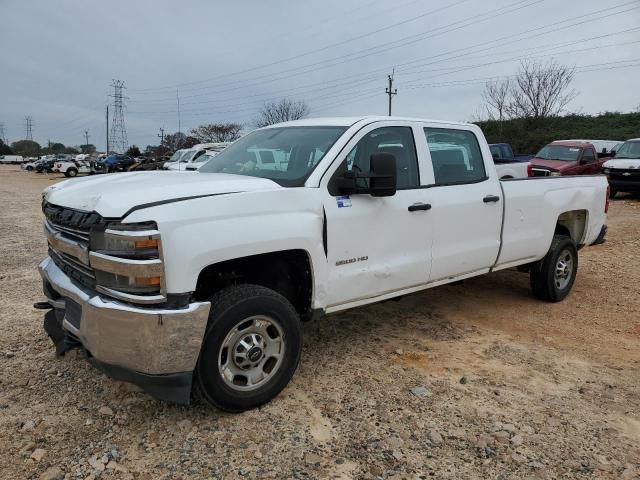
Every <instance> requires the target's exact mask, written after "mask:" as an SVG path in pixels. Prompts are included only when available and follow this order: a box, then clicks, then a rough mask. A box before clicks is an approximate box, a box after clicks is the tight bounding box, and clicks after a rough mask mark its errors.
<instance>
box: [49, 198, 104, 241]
mask: <svg viewBox="0 0 640 480" xmlns="http://www.w3.org/2000/svg"><path fill="white" fill-rule="evenodd" d="M42 212H43V213H44V216H45V217H46V219H47V220H48V221H49V225H51V226H52V227H53V228H55V229H56V230H58V231H60V232H62V233H64V234H66V235H69V236H71V237H73V238H74V240H81V241H84V242H86V243H87V245H89V233H90V230H91V227H92V226H93V225H96V224H99V223H100V222H101V220H102V217H101V216H100V215H98V214H97V213H94V212H83V211H81V210H74V209H72V208H65V207H59V206H57V205H52V204H50V203H45V204H43V205H42Z"/></svg>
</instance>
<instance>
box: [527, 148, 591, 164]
mask: <svg viewBox="0 0 640 480" xmlns="http://www.w3.org/2000/svg"><path fill="white" fill-rule="evenodd" d="M580 150H581V149H580V148H579V147H565V146H562V145H547V146H546V147H543V148H542V150H540V151H539V152H538V153H536V158H541V159H543V160H562V161H563V162H575V161H576V160H578V157H579V156H580Z"/></svg>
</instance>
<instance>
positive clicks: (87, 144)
mask: <svg viewBox="0 0 640 480" xmlns="http://www.w3.org/2000/svg"><path fill="white" fill-rule="evenodd" d="M84 146H85V149H88V148H89V130H85V131H84ZM85 153H86V152H85Z"/></svg>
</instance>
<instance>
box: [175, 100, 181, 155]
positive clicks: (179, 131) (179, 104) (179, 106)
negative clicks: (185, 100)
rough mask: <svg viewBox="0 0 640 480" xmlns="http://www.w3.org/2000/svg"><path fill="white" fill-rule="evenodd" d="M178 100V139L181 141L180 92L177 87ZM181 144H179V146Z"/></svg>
mask: <svg viewBox="0 0 640 480" xmlns="http://www.w3.org/2000/svg"><path fill="white" fill-rule="evenodd" d="M176 101H177V103H178V141H180V140H179V139H180V137H181V135H180V94H179V93H178V89H177V88H176ZM179 146H180V145H178V147H179Z"/></svg>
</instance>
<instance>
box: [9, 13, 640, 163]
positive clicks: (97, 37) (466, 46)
mask: <svg viewBox="0 0 640 480" xmlns="http://www.w3.org/2000/svg"><path fill="white" fill-rule="evenodd" d="M639 47H640V1H638V0H634V1H628V0H618V1H615V0H609V1H607V2H603V1H601V0H563V1H558V0H495V1H494V0H485V1H478V0H466V1H460V0H433V1H427V0H395V1H394V0H351V1H345V0H323V1H320V0H306V1H293V0H289V1H284V0H269V1H264V0H262V1H258V0H243V1H238V2H221V1H218V2H216V1H212V0H206V1H184V2H176V1H164V0H154V1H151V0H147V1H144V0H137V1H123V0H110V1H108V2H104V1H101V2H98V1H92V0H86V1H80V0H76V1H70V0H66V1H65V0H58V1H55V2H53V1H49V0H30V1H23V0H0V65H1V68H0V123H2V124H4V131H5V136H6V137H7V138H8V139H9V141H15V140H18V139H22V138H24V136H25V127H24V124H25V121H24V117H25V116H26V115H30V116H31V117H32V118H33V123H34V126H33V137H34V140H36V141H38V142H40V143H41V144H45V143H46V141H47V140H48V139H50V140H51V141H58V142H62V143H65V144H67V145H79V144H81V143H84V137H83V131H84V130H89V134H90V140H89V141H90V143H94V144H96V145H97V147H98V149H99V150H102V151H103V150H104V148H105V106H106V105H107V103H108V102H109V101H110V100H112V99H110V98H109V97H108V96H107V95H108V94H109V93H112V92H113V89H112V88H110V87H109V85H110V83H111V80H112V79H120V80H123V81H124V82H125V86H126V87H127V90H126V95H127V96H128V97H129V98H128V99H127V100H126V109H125V123H126V127H127V134H128V140H129V144H136V145H138V146H140V147H141V148H144V147H145V146H146V145H148V144H157V143H158V140H159V139H158V138H157V136H156V135H157V134H158V133H159V128H160V127H163V128H164V129H165V131H166V132H174V131H177V129H178V114H177V107H176V89H178V94H179V96H180V102H181V108H180V110H181V113H180V119H181V130H182V131H187V130H188V129H189V128H192V127H194V126H196V125H198V124H201V123H206V122H214V121H237V122H241V123H243V124H246V125H247V126H248V127H247V128H250V125H251V123H252V121H253V119H254V118H255V116H256V113H257V111H258V109H259V108H260V106H261V105H262V104H263V103H264V102H265V101H268V100H276V99H279V98H282V97H284V96H290V97H292V98H301V99H305V100H306V101H307V102H308V104H309V106H310V108H311V115H312V116H337V115H362V114H386V113H387V112H386V110H387V96H386V95H385V93H384V91H385V87H386V76H387V74H388V73H390V72H391V70H392V68H394V67H395V85H394V87H397V89H398V95H397V96H396V97H395V98H394V105H393V111H394V114H397V115H404V116H418V117H423V118H436V119H449V120H472V119H473V118H474V114H475V112H476V111H477V109H478V106H479V105H480V104H481V94H482V90H483V88H484V83H483V82H485V81H486V80H487V79H489V78H490V77H494V76H508V75H512V74H514V73H515V71H516V70H517V67H518V62H519V59H520V58H522V57H531V56H535V58H536V59H537V60H543V61H546V60H549V59H551V58H554V59H555V60H556V61H558V62H559V63H562V64H566V65H571V66H573V65H575V66H576V72H577V73H576V76H575V80H574V87H575V88H576V89H577V90H578V91H579V92H580V94H579V95H578V97H577V98H576V99H575V100H574V101H573V102H572V103H571V105H570V110H571V111H576V112H583V113H598V112H602V111H605V110H609V111H613V110H619V111H632V110H635V109H636V108H637V107H638V105H640V89H639V88H638V85H639V84H640V81H639V80H638V79H639V78H640V48H639Z"/></svg>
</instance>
